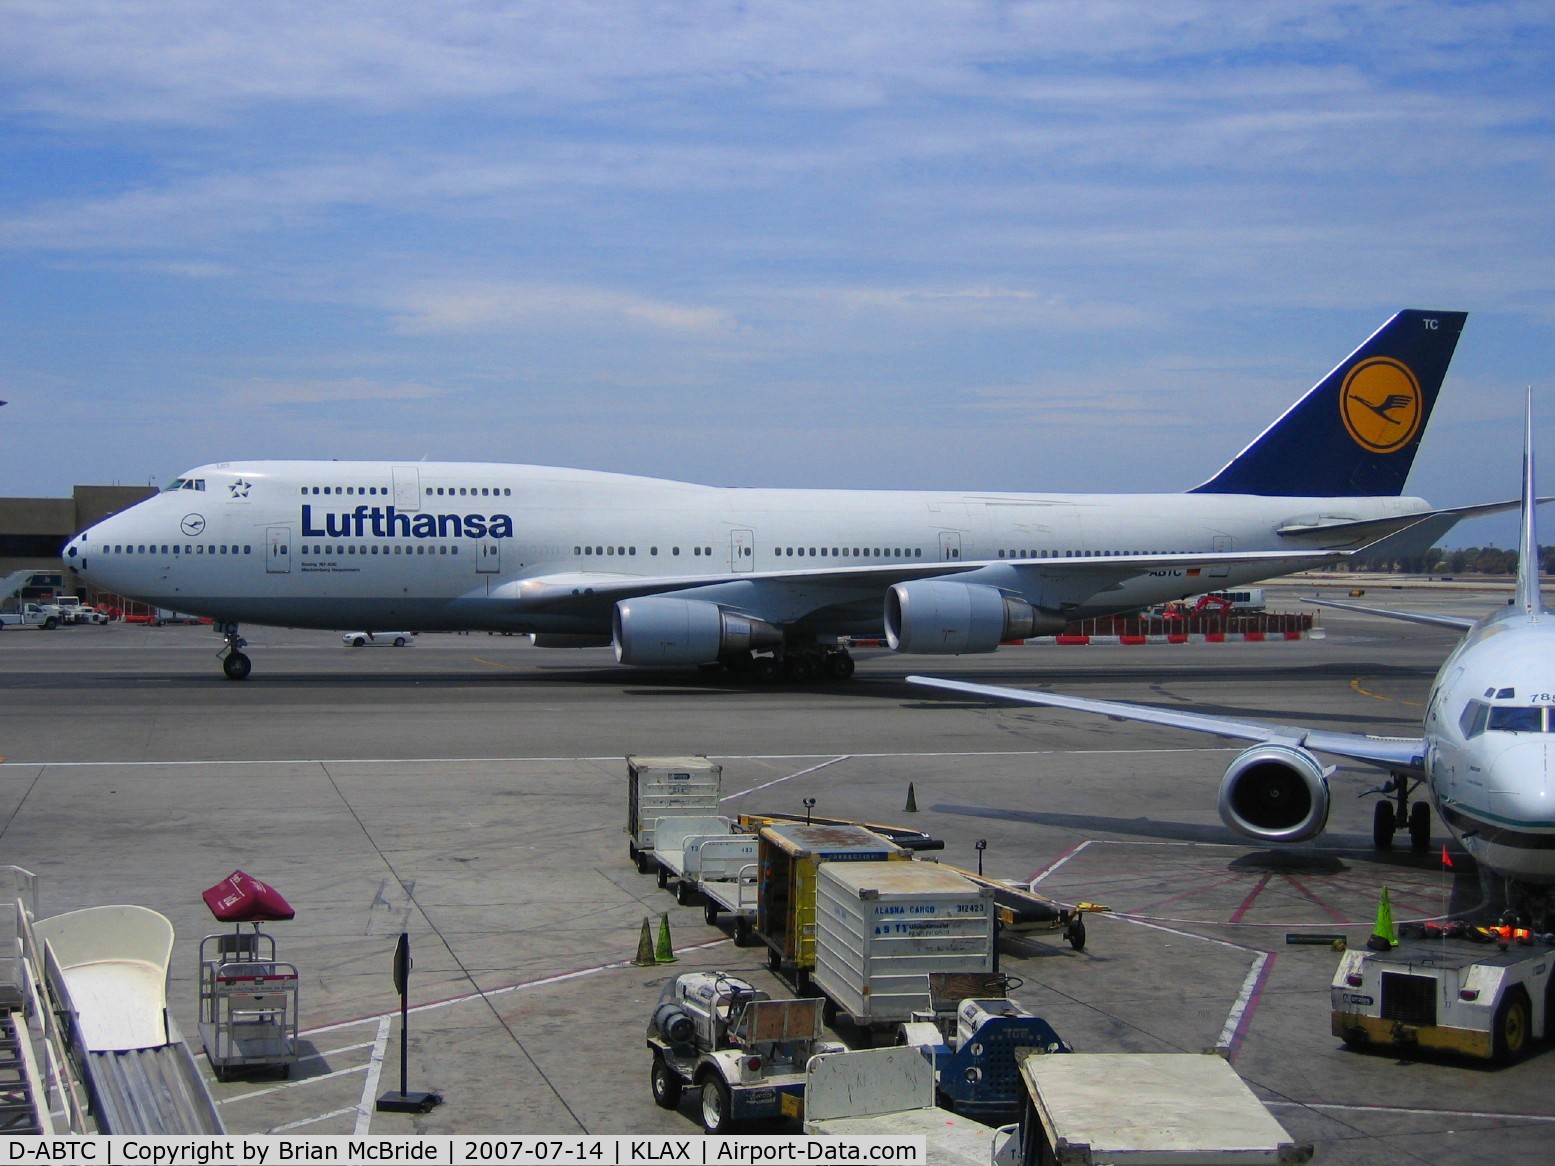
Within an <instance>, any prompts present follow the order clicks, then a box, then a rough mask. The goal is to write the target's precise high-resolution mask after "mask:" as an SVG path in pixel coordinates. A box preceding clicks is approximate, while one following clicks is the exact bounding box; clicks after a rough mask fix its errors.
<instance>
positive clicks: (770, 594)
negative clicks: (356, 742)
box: [65, 311, 1499, 680]
mask: <svg viewBox="0 0 1555 1166" xmlns="http://www.w3.org/2000/svg"><path fill="white" fill-rule="evenodd" d="M1465 318H1466V317H1465V314H1464V313H1462V312H1423V311H1404V312H1400V313H1398V314H1397V315H1395V316H1394V317H1393V318H1392V319H1390V320H1389V321H1388V322H1387V323H1386V324H1384V325H1383V326H1382V327H1381V328H1380V329H1378V331H1377V332H1376V333H1375V334H1373V335H1372V336H1371V337H1370V338H1369V339H1368V340H1367V341H1366V342H1365V343H1364V344H1362V345H1361V346H1360V347H1359V348H1358V349H1356V351H1355V352H1354V353H1352V354H1351V355H1350V356H1349V357H1348V358H1347V359H1345V360H1344V361H1343V362H1342V363H1341V364H1340V365H1339V366H1338V367H1337V368H1336V369H1334V371H1333V372H1331V373H1330V374H1329V375H1328V376H1327V377H1325V378H1323V380H1321V381H1320V382H1319V383H1318V384H1317V385H1316V386H1315V387H1314V388H1312V389H1311V390H1310V391H1309V392H1307V393H1306V394H1305V395H1304V396H1303V397H1302V398H1301V399H1300V400H1299V401H1297V402H1296V403H1295V404H1294V405H1293V406H1292V407H1291V408H1290V409H1289V410H1287V412H1286V413H1285V414H1284V416H1282V417H1281V418H1279V420H1277V421H1276V422H1275V423H1274V424H1273V425H1271V426H1270V427H1269V428H1268V429H1267V430H1266V431H1265V432H1264V433H1263V434H1262V435H1261V436H1260V437H1258V438H1257V439H1256V440H1255V441H1253V442H1252V444H1250V445H1249V446H1248V447H1247V448H1246V449H1244V450H1243V451H1242V452H1241V453H1240V454H1238V455H1237V456H1236V457H1235V458H1233V459H1232V461H1231V462H1230V463H1229V464H1228V465H1227V466H1226V467H1225V468H1224V469H1222V470H1221V471H1220V472H1219V473H1218V474H1216V475H1215V476H1214V477H1212V478H1210V479H1209V480H1208V481H1207V482H1205V483H1204V484H1203V485H1201V486H1198V487H1196V488H1195V489H1193V490H1191V491H1189V492H1188V493H1186V494H1153V495H1114V494H1084V495H1074V494H993V493H925V492H904V491H862V490H779V489H729V488H721V487H711V486H699V485H692V484H689V483H685V482H673V481H664V480H660V479H654V478H641V477H628V476H625V475H620V474H609V473H598V472H592V471H586V470H568V469H551V468H546V467H540V466H524V465H501V464H476V463H458V462H437V463H428V462H420V463H412V462H337V461H311V462H305V461H244V462H219V463H216V464H213V465H205V466H199V467H197V468H195V469H192V470H188V471H186V472H185V473H183V474H180V475H179V476H178V477H177V478H175V479H174V480H173V481H172V482H171V483H169V484H168V486H167V487H166V488H165V489H164V490H163V491H162V492H161V493H159V494H158V495H156V496H154V497H152V498H149V499H147V500H146V501H144V502H142V503H140V504H138V505H136V506H134V507H131V508H130V509H128V510H126V511H124V512H123V513H120V514H117V515H114V516H113V517H110V518H108V519H105V520H104V521H102V522H100V523H98V524H96V525H95V526H93V527H91V528H90V529H88V530H86V531H84V532H82V533H81V534H80V535H78V536H77V537H76V538H74V539H73V540H71V542H70V543H69V544H68V545H67V547H66V549H65V562H66V564H67V565H68V566H70V567H71V568H73V569H74V570H75V571H76V573H77V574H78V575H79V576H80V577H81V578H82V579H83V580H85V581H86V582H88V583H89V584H91V585H92V586H94V587H96V588H97V589H99V590H100V591H104V592H111V593H117V594H119V595H122V596H126V597H129V598H132V599H137V600H141V601H143V602H146V603H149V604H155V605H157V606H159V607H167V608H173V609H175V610H178V611H185V612H191V613H194V614H197V615H203V616H207V617H210V618H211V619H212V620H214V621H216V623H217V628H218V630H219V631H220V632H221V634H222V635H223V636H224V637H225V638H226V641H227V649H226V651H225V654H224V658H223V668H224V670H225V672H226V675H227V676H228V677H229V678H231V679H234V680H241V679H243V678H245V677H246V676H248V674H249V671H250V667H251V664H250V661H249V658H248V657H247V656H246V655H245V654H244V653H243V651H242V648H243V647H244V643H245V642H244V640H243V638H242V636H241V635H240V634H239V630H238V628H239V624H240V623H245V622H249V623H259V624H274V625H281V626H288V627H318V628H336V629H339V628H353V629H361V628H367V629H382V628H395V629H405V630H412V631H435V630H490V631H506V632H524V633H528V634H529V635H530V636H531V637H532V638H533V640H534V642H535V643H536V644H537V645H541V646H548V647H584V646H596V645H597V646H604V645H607V644H613V645H614V647H615V654H616V658H617V659H618V660H619V661H620V662H621V663H623V664H629V665H646V666H660V665H689V664H702V665H714V664H723V665H726V666H728V667H731V668H736V669H747V668H749V669H754V670H756V671H758V672H763V673H775V672H777V671H779V670H781V671H782V672H783V673H785V674H786V675H788V676H790V677H792V678H795V679H805V678H810V677H814V676H816V675H825V676H828V677H830V678H834V679H845V678H846V677H848V676H850V675H851V674H852V672H853V660H852V658H851V656H850V655H849V654H848V650H847V641H848V638H849V637H858V636H879V635H881V634H882V632H883V634H884V635H885V637H886V639H887V641H888V643H889V644H890V646H891V647H892V648H893V649H895V650H896V651H899V652H909V653H923V654H926V655H947V654H959V653H964V652H991V651H993V650H994V649H995V648H996V647H998V645H999V644H1000V643H1001V642H1003V641H1006V640H1011V639H1020V638H1023V637H1027V636H1032V635H1039V634H1043V633H1048V632H1053V631H1056V630H1058V629H1060V628H1062V627H1063V626H1064V625H1065V624H1066V623H1067V622H1069V621H1070V620H1074V619H1079V618H1084V617H1086V616H1091V615H1103V614H1110V613H1115V612H1124V611H1133V610H1138V609H1140V608H1143V607H1146V606H1148V605H1150V604H1154V603H1160V602H1164V601H1166V600H1171V599H1180V598H1183V597H1185V596H1187V595H1190V594H1194V593H1196V592H1200V591H1205V590H1209V589H1212V588H1216V587H1226V586H1235V585H1237V584H1239V583H1247V582H1251V581H1254V580H1258V579H1263V578H1268V577H1270V576H1273V575H1279V574H1282V573H1285V572H1289V571H1295V570H1300V569H1302V568H1305V567H1310V566H1314V565H1317V564H1320V563H1325V562H1333V561H1336V560H1337V559H1339V558H1342V557H1343V556H1344V555H1346V554H1349V553H1351V552H1353V551H1354V550H1355V549H1356V548H1358V547H1361V546H1365V545H1368V544H1372V543H1374V542H1376V541H1377V540H1378V539H1380V538H1383V537H1385V536H1389V535H1392V534H1395V533H1398V532H1409V537H1411V538H1415V537H1418V538H1419V539H1421V540H1423V545H1429V542H1430V540H1432V539H1435V538H1437V537H1440V535H1441V533H1442V532H1444V531H1446V530H1447V529H1448V528H1450V527H1451V526H1452V524H1453V523H1454V522H1456V521H1458V520H1459V519H1461V518H1464V517H1467V516H1469V515H1471V514H1477V513H1486V512H1488V511H1490V510H1494V509H1497V508H1499V507H1497V506H1485V507H1467V508H1460V509H1457V510H1439V511H1438V510H1431V509H1430V508H1429V507H1428V506H1427V504H1426V503H1425V502H1424V501H1422V500H1421V499H1419V498H1407V497H1402V496H1401V494H1402V491H1403V487H1404V482H1405V478H1406V476H1407V475H1408V472H1409V467H1410V465H1411V463H1412V461H1413V459H1414V454H1415V450H1416V448H1417V447H1418V445H1419V442H1420V437H1421V434H1422V433H1423V431H1424V429H1425V426H1426V421H1427V419H1428V418H1429V416H1430V412H1431V407H1432V405H1433V404H1434V402H1435V400H1436V395H1437V391H1438V390H1439V389H1440V387H1441V384H1442V379H1443V377H1444V376H1445V375H1446V372H1447V366H1448V363H1449V361H1450V360H1451V358H1452V353H1453V349H1454V347H1455V346H1456V344H1457V341H1458V335H1459V333H1460V332H1461V331H1462V328H1463V323H1464V320H1465Z"/></svg>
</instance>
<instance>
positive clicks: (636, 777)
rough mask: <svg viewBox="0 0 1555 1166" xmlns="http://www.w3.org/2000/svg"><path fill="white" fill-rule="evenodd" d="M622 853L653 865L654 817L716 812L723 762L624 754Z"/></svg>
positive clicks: (643, 865) (645, 868) (643, 866)
mask: <svg viewBox="0 0 1555 1166" xmlns="http://www.w3.org/2000/svg"><path fill="white" fill-rule="evenodd" d="M626 772H627V812H626V833H627V836H628V841H627V853H628V854H629V855H630V856H631V858H632V861H633V862H635V863H636V864H637V869H638V870H640V871H641V872H642V873H643V874H647V873H648V872H649V871H651V870H653V867H654V858H653V854H654V849H655V847H654V838H655V832H656V829H657V827H658V823H659V821H660V819H663V818H691V817H701V818H711V817H717V816H718V793H719V787H720V785H721V783H722V780H723V766H721V765H719V764H718V763H717V762H715V761H709V760H708V759H707V758H706V757H700V756H698V757H628V758H627V759H626Z"/></svg>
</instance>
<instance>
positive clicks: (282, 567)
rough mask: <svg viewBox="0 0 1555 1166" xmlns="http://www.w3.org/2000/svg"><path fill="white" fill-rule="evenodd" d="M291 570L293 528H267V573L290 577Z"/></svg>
mask: <svg viewBox="0 0 1555 1166" xmlns="http://www.w3.org/2000/svg"><path fill="white" fill-rule="evenodd" d="M291 570H292V528H291V527H289V526H267V527H265V572H266V573H267V574H270V575H289V574H291Z"/></svg>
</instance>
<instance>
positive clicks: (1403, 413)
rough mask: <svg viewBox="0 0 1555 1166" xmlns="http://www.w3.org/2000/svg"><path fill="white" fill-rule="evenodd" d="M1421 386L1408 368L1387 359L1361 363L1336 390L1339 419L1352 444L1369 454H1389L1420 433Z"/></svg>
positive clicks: (1422, 399)
mask: <svg viewBox="0 0 1555 1166" xmlns="http://www.w3.org/2000/svg"><path fill="white" fill-rule="evenodd" d="M1424 403H1425V399H1424V397H1423V396H1422V395H1421V392H1420V382H1419V381H1418V380H1416V379H1415V374H1414V373H1413V372H1411V371H1410V370H1409V366H1407V365H1405V364H1402V363H1400V362H1399V361H1397V360H1394V359H1392V358H1391V357H1387V356H1374V357H1372V358H1371V359H1370V360H1363V361H1362V362H1361V363H1360V364H1358V365H1356V366H1355V367H1354V368H1352V369H1351V370H1350V375H1349V376H1347V377H1345V379H1344V388H1342V389H1341V390H1339V415H1340V416H1341V417H1343V418H1344V427H1345V429H1346V430H1348V431H1349V434H1350V436H1351V437H1353V438H1354V439H1355V443H1356V444H1357V445H1359V446H1360V447H1361V448H1362V449H1369V450H1371V452H1372V453H1392V452H1393V451H1395V450H1398V449H1402V448H1403V447H1404V446H1406V445H1408V444H1409V442H1410V441H1411V440H1412V439H1413V438H1414V436H1415V434H1416V433H1418V432H1420V418H1421V415H1422V413H1423V412H1424V409H1423V405H1424Z"/></svg>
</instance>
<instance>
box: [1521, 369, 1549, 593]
mask: <svg viewBox="0 0 1555 1166" xmlns="http://www.w3.org/2000/svg"><path fill="white" fill-rule="evenodd" d="M1538 508H1539V506H1538V494H1537V493H1536V492H1535V490H1534V484H1533V386H1532V385H1530V386H1528V404H1527V412H1526V414H1525V416H1524V419H1523V523H1522V532H1521V535H1520V537H1519V538H1518V543H1517V601H1516V602H1517V605H1518V606H1519V607H1521V608H1522V609H1523V612H1524V614H1526V615H1527V616H1528V617H1529V618H1530V619H1537V618H1538V616H1539V613H1540V612H1541V611H1543V610H1544V597H1543V595H1542V594H1541V592H1540V590H1539V566H1540V564H1539V536H1538V533H1537V532H1536V530H1535V529H1534V514H1535V512H1536V511H1537V510H1538Z"/></svg>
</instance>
